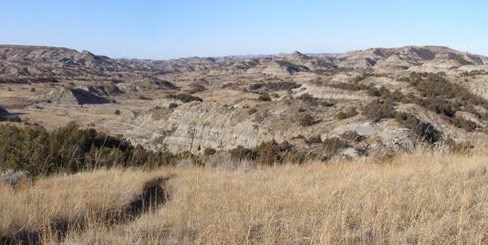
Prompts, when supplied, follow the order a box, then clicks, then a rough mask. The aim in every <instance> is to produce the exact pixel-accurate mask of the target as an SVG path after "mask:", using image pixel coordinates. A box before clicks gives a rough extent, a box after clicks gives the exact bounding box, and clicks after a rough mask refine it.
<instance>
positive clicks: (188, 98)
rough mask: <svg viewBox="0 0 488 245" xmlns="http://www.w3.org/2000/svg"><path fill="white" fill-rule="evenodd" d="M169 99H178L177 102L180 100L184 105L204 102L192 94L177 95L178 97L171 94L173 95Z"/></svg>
mask: <svg viewBox="0 0 488 245" xmlns="http://www.w3.org/2000/svg"><path fill="white" fill-rule="evenodd" d="M168 98H171V99H176V100H179V101H181V102H183V103H189V102H192V101H198V102H202V101H203V100H202V99H201V98H200V97H197V96H193V95H191V94H176V95H174V94H171V95H168Z"/></svg>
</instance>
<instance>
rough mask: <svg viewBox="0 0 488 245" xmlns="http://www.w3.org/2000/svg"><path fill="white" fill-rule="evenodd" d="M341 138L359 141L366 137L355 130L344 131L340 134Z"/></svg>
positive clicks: (348, 140)
mask: <svg viewBox="0 0 488 245" xmlns="http://www.w3.org/2000/svg"><path fill="white" fill-rule="evenodd" d="M340 138H341V139H344V140H346V141H347V142H361V141H363V140H365V139H366V137H364V136H363V135H360V134H358V133H357V132H356V131H346V132H344V133H343V134H341V136H340Z"/></svg>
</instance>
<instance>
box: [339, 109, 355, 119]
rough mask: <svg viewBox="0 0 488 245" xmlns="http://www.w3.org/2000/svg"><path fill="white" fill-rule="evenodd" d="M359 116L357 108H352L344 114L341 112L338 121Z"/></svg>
mask: <svg viewBox="0 0 488 245" xmlns="http://www.w3.org/2000/svg"><path fill="white" fill-rule="evenodd" d="M357 114H358V112H357V111H356V108H350V109H349V110H347V111H346V112H343V111H341V112H339V113H338V114H337V119H339V120H344V119H347V118H351V117H354V116H356V115H357Z"/></svg>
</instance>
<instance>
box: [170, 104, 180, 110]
mask: <svg viewBox="0 0 488 245" xmlns="http://www.w3.org/2000/svg"><path fill="white" fill-rule="evenodd" d="M176 107H178V104H176V103H169V105H168V109H170V110H172V109H175V108H176Z"/></svg>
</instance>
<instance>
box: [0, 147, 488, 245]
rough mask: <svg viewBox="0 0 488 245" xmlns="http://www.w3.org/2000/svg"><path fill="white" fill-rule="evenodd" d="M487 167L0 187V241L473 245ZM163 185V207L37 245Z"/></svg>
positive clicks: (358, 167)
mask: <svg viewBox="0 0 488 245" xmlns="http://www.w3.org/2000/svg"><path fill="white" fill-rule="evenodd" d="M487 156H488V154H487V153H475V154H472V155H442V154H435V155H433V154H425V153H424V154H411V155H402V156H398V157H395V158H393V159H391V160H389V161H388V162H381V163H379V162H360V163H357V162H349V163H348V162H346V163H340V164H320V163H317V164H307V165H302V166H297V165H283V166H277V167H264V168H260V169H253V170H236V171H225V170H218V169H211V168H192V169H185V170H183V169H173V168H165V169H159V170H154V171H152V172H142V171H139V170H124V171H121V170H98V171H94V172H87V173H82V174H78V175H73V176H59V177H50V178H48V179H42V180H39V181H38V182H37V183H35V184H33V186H29V185H26V186H23V187H22V188H19V187H17V188H12V187H5V186H4V187H0V195H1V196H2V198H1V200H0V215H1V217H2V219H0V235H1V236H4V237H5V236H6V234H10V235H12V233H14V232H16V231H17V232H20V231H19V228H18V226H19V225H20V224H22V223H23V222H27V224H28V226H27V228H29V229H31V231H33V230H36V229H37V230H41V231H43V232H40V233H38V235H39V236H41V238H42V239H43V241H58V242H63V243H66V244H74V243H78V244H89V243H90V244H98V243H99V244H127V243H130V244H148V243H149V244H156V243H165V244H168V243H169V244H176V243H178V244H180V243H183V244H194V243H204V244H245V243H257V244H263V243H264V244H272V243H273V244H310V243H312V244H350V243H380V244H385V243H389V244H391V243H393V244H418V243H421V244H423V243H434V244H445V243H469V244H473V243H482V244H484V243H487V242H488V238H487V237H488V171H487V170H488V161H486V159H487ZM169 173H171V174H172V177H171V178H170V179H169V180H168V181H167V183H165V184H164V185H161V186H163V187H164V191H165V193H167V194H168V196H169V198H168V201H167V202H165V203H160V205H159V206H158V208H154V209H150V210H146V211H144V212H140V213H137V214H135V215H133V217H132V218H130V219H120V218H118V219H112V221H107V219H100V218H98V219H96V218H91V219H90V218H86V219H85V220H86V222H84V223H83V225H72V226H69V227H68V228H67V229H66V230H65V231H64V232H63V234H62V235H61V236H53V235H48V234H53V233H54V234H56V230H55V229H53V227H52V226H49V225H48V224H51V223H52V220H53V219H54V217H75V216H76V215H80V214H87V213H88V214H89V213H97V214H98V215H97V217H101V216H103V215H101V214H102V213H108V212H110V211H111V210H119V211H120V212H126V211H127V210H128V209H127V208H123V207H124V206H126V205H128V204H129V203H132V201H131V200H133V199H134V198H135V197H137V196H138V194H137V193H140V192H141V191H143V187H142V186H144V183H146V182H147V181H150V180H151V179H154V178H155V177H157V176H168V174H169ZM104 176H105V177H104ZM60 186H65V187H60ZM67 186H71V187H69V188H68V187H67ZM70 188H71V189H70ZM68 189H69V191H67V190H68ZM38 192H41V193H44V194H46V195H45V196H43V197H39V196H38V195H40V194H38ZM64 205H66V207H65V208H63V207H62V206H64ZM26 216H29V218H27V217H26ZM122 216H123V215H122ZM86 217H90V216H86ZM26 219H27V221H25V220H26ZM43 222H44V223H43ZM48 228H49V229H48ZM57 239H58V240H57Z"/></svg>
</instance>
